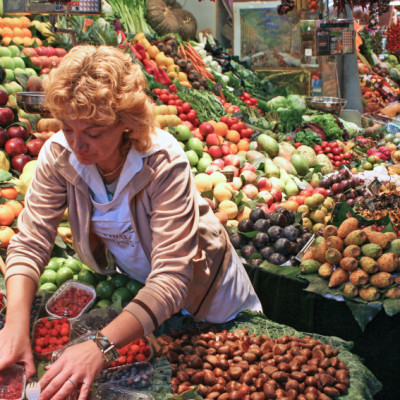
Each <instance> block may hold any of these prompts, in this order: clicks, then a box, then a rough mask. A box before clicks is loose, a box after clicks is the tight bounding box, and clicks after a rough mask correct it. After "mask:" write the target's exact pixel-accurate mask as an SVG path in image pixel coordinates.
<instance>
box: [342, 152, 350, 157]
mask: <svg viewBox="0 0 400 400" xmlns="http://www.w3.org/2000/svg"><path fill="white" fill-rule="evenodd" d="M343 156H344V158H351V153H343Z"/></svg>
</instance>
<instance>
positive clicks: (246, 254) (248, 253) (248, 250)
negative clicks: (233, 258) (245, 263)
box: [240, 244, 257, 260]
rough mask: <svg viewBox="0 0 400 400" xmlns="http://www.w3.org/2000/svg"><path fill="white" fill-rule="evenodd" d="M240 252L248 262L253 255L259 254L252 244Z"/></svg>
mask: <svg viewBox="0 0 400 400" xmlns="http://www.w3.org/2000/svg"><path fill="white" fill-rule="evenodd" d="M240 251H241V253H242V256H243V257H244V258H245V259H246V260H248V259H249V258H250V257H251V255H252V254H254V253H257V249H256V248H255V247H254V245H252V244H247V245H246V246H244V247H242V249H241V250H240Z"/></svg>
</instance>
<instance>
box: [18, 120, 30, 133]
mask: <svg viewBox="0 0 400 400" xmlns="http://www.w3.org/2000/svg"><path fill="white" fill-rule="evenodd" d="M18 121H19V122H22V123H23V124H25V125H26V127H27V129H28V132H29V133H31V132H32V126H31V123H30V122H29V120H27V119H26V118H23V117H18Z"/></svg>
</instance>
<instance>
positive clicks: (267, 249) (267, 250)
mask: <svg viewBox="0 0 400 400" xmlns="http://www.w3.org/2000/svg"><path fill="white" fill-rule="evenodd" d="M273 253H274V248H273V247H272V246H265V247H264V248H262V249H261V250H260V254H261V255H262V257H263V259H264V260H269V257H270V256H271V255H272V254H273Z"/></svg>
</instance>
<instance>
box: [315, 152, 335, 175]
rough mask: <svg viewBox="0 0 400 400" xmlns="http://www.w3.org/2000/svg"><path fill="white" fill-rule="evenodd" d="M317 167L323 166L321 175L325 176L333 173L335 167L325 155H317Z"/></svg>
mask: <svg viewBox="0 0 400 400" xmlns="http://www.w3.org/2000/svg"><path fill="white" fill-rule="evenodd" d="M317 165H323V167H322V169H321V173H322V174H323V175H326V174H330V173H331V172H333V165H332V163H331V160H330V159H329V157H328V156H326V155H325V154H318V155H317Z"/></svg>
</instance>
